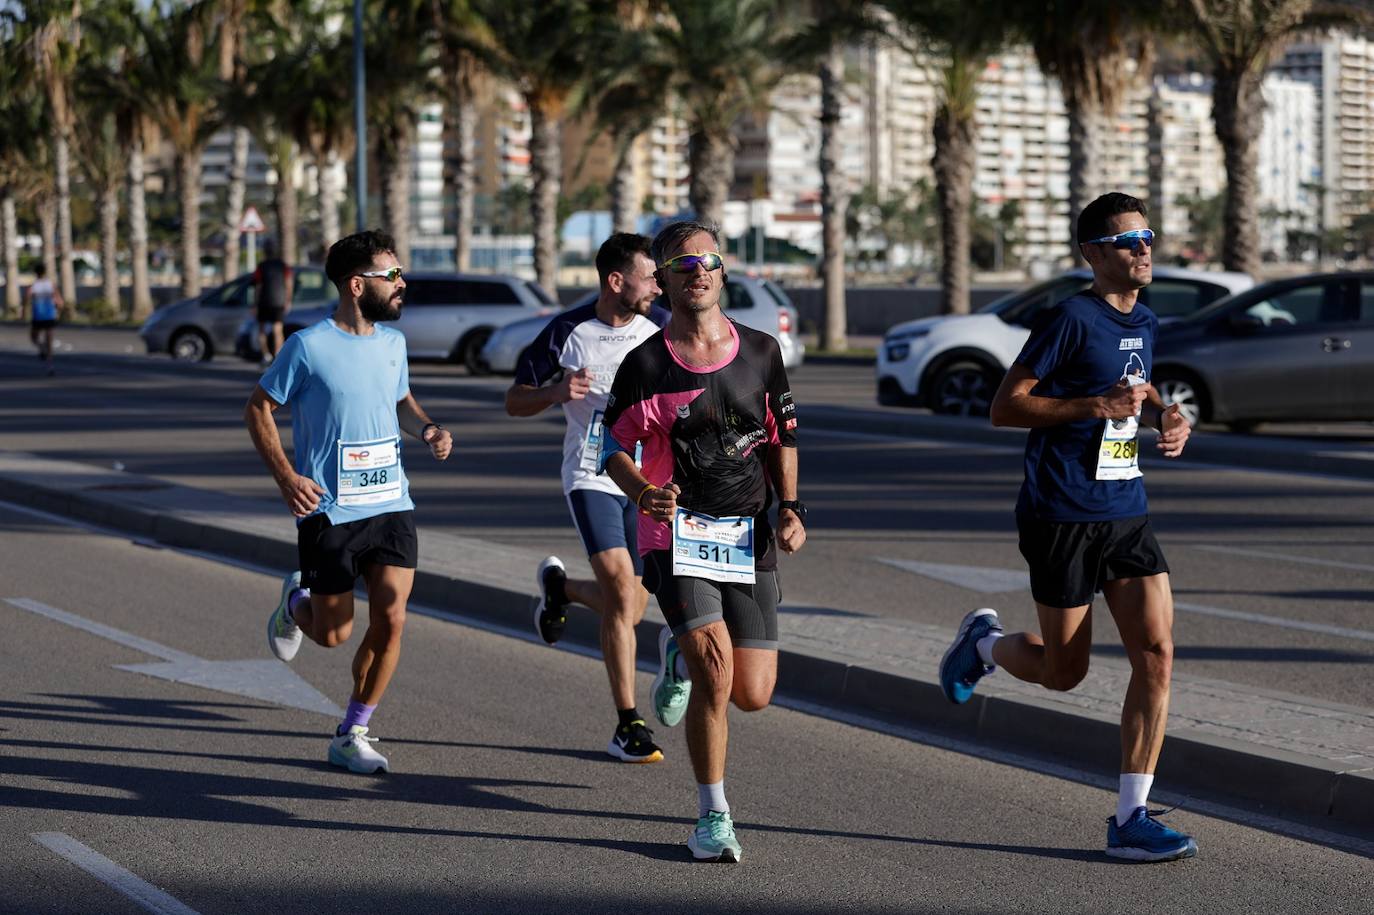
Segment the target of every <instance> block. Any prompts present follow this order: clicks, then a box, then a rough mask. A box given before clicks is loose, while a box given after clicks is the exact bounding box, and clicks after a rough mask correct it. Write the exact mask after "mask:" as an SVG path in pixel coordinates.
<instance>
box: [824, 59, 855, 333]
mask: <svg viewBox="0 0 1374 915" xmlns="http://www.w3.org/2000/svg"><path fill="white" fill-rule="evenodd" d="M820 75H821V148H820V171H821V286H822V294H823V297H824V300H825V323H824V324H823V326H822V328H821V349H823V350H844V349H848V348H849V339H848V337H847V336H846V332H847V330H848V323H849V322H848V315H847V314H846V310H845V300H844V217H845V210H846V208H847V207H848V205H849V193H848V189H847V188H846V187H845V186H844V176H843V174H842V173H841V172H840V163H839V135H838V134H839V127H840V85H841V81H842V80H843V78H844V50H843V48H842V47H841V46H840V43H839V42H835V43H834V44H832V45H831V47H830V52H829V53H828V54H826V56H825V57H824V58H822V60H821V73H820Z"/></svg>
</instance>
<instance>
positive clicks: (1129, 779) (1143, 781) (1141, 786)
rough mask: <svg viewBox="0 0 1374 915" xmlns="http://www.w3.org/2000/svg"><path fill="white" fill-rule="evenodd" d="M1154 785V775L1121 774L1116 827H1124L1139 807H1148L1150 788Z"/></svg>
mask: <svg viewBox="0 0 1374 915" xmlns="http://www.w3.org/2000/svg"><path fill="white" fill-rule="evenodd" d="M1154 783H1155V777H1154V776H1153V775H1141V774H1139V773H1135V772H1122V773H1121V794H1120V795H1118V796H1117V799H1116V825H1118V826H1121V825H1124V824H1125V822H1126V821H1127V820H1129V819H1130V818H1131V814H1133V813H1135V809H1136V808H1137V807H1146V806H1148V805H1147V804H1146V803H1145V800H1146V798H1148V797H1149V796H1150V786H1151V785H1153V784H1154Z"/></svg>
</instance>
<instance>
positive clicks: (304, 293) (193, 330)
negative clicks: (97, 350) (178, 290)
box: [138, 267, 334, 362]
mask: <svg viewBox="0 0 1374 915" xmlns="http://www.w3.org/2000/svg"><path fill="white" fill-rule="evenodd" d="M292 275H293V276H294V277H295V281H294V283H293V284H292V285H293V291H292V311H295V310H297V309H309V308H311V307H313V306H315V305H317V304H321V303H323V302H326V301H328V300H329V299H330V298H332V297H333V296H334V287H333V286H332V285H331V284H330V283H329V281H328V280H327V279H326V278H325V275H324V271H323V270H321V269H320V268H319V267H296V268H295V269H294V270H293V271H292ZM253 293H254V290H253V275H252V274H250V273H245V274H244V275H243V276H240V277H238V278H237V279H233V280H230V281H229V282H227V283H225V284H224V285H222V286H216V287H215V288H214V289H210V290H207V291H206V292H203V293H201V294H200V295H198V296H196V297H194V298H190V299H183V300H182V301H180V302H173V303H172V304H170V305H164V306H162V307H161V308H159V309H158V310H157V311H154V312H153V313H152V314H151V315H149V316H148V319H147V320H146V321H144V322H143V326H142V327H140V328H139V330H138V335H139V336H140V337H142V338H143V343H144V345H145V346H146V347H147V348H148V352H150V353H169V354H171V356H172V358H173V359H184V360H187V361H190V362H204V361H207V360H209V359H213V358H214V357H215V355H216V354H218V353H228V352H232V351H233V350H234V349H235V339H236V337H237V335H238V330H239V325H240V324H242V323H243V321H244V319H245V318H248V317H251V316H252V315H253Z"/></svg>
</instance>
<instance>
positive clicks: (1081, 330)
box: [940, 194, 1197, 861]
mask: <svg viewBox="0 0 1374 915" xmlns="http://www.w3.org/2000/svg"><path fill="white" fill-rule="evenodd" d="M1078 240H1079V246H1080V249H1081V250H1082V252H1083V256H1084V258H1085V259H1086V260H1087V261H1088V265H1089V266H1090V267H1092V271H1093V285H1092V288H1090V289H1089V290H1088V291H1087V292H1085V293H1083V294H1081V295H1076V296H1074V297H1073V298H1070V299H1068V300H1067V301H1064V302H1062V303H1060V304H1059V305H1058V306H1057V307H1055V308H1052V309H1050V310H1049V311H1048V312H1047V313H1046V314H1045V315H1044V316H1043V318H1042V319H1041V320H1040V321H1039V322H1038V323H1037V325H1036V327H1035V329H1034V330H1033V331H1032V333H1031V337H1030V339H1029V340H1027V341H1026V345H1025V347H1024V348H1023V349H1022V350H1021V354H1020V355H1019V356H1017V358H1016V362H1015V364H1014V365H1012V367H1011V370H1010V371H1008V372H1007V377H1006V378H1005V379H1004V380H1003V382H1002V385H1001V387H1000V388H999V389H998V391H997V394H996V396H995V397H994V398H993V403H992V411H991V412H992V421H993V424H994V425H998V426H1019V427H1022V428H1026V429H1029V430H1030V433H1029V435H1028V436H1027V438H1026V461H1025V474H1026V476H1025V482H1024V483H1023V484H1022V487H1021V495H1020V498H1019V499H1018V500H1017V504H1016V524H1017V529H1018V532H1019V535H1020V547H1021V554H1022V555H1023V556H1025V558H1026V562H1027V564H1028V565H1029V566H1030V582H1031V595H1032V597H1034V598H1035V608H1036V612H1037V613H1038V615H1039V619H1040V632H1039V633H1033V632H1022V633H1017V634H1014V635H1010V636H1007V637H1005V638H1004V637H1003V632H1002V626H1001V624H1000V623H999V622H998V619H997V612H996V611H995V610H991V609H987V608H984V609H981V610H975V611H973V612H972V613H970V614H968V615H967V616H966V617H964V620H963V623H962V624H961V625H960V628H959V633H958V635H957V637H956V638H955V640H954V643H953V644H952V645H951V646H950V648H949V650H948V651H947V652H946V653H945V656H944V658H943V660H942V661H941V662H940V685H941V687H942V688H943V689H944V691H945V695H946V696H948V697H949V699H950V700H951V701H952V702H956V703H962V702H966V701H968V698H969V696H970V695H972V693H973V689H974V686H975V684H976V683H977V682H978V680H979V679H980V678H981V677H983V676H984V675H985V674H988V673H991V672H992V671H993V670H995V669H996V667H997V666H1001V667H1004V668H1006V669H1007V671H1008V672H1009V673H1010V674H1011V675H1012V676H1014V677H1016V678H1017V679H1020V680H1026V681H1029V682H1031V683H1039V684H1041V685H1042V686H1045V687H1046V688H1048V689H1054V690H1069V689H1073V688H1074V687H1075V686H1077V685H1078V684H1079V683H1080V682H1081V681H1082V680H1083V678H1084V676H1086V675H1087V672H1088V658H1089V652H1090V650H1091V648H1092V615H1091V613H1092V603H1093V596H1094V595H1095V594H1097V593H1098V592H1101V593H1102V594H1103V595H1104V596H1105V597H1106V599H1107V606H1108V608H1109V609H1110V610H1111V613H1112V617H1113V618H1114V619H1115V621H1116V625H1117V629H1118V630H1119V631H1120V633H1121V640H1122V643H1123V644H1124V646H1125V648H1126V656H1127V658H1129V660H1130V663H1131V681H1130V685H1129V686H1128V688H1127V690H1126V697H1125V702H1124V704H1123V706H1122V711H1121V729H1122V735H1121V747H1122V752H1121V781H1120V794H1119V798H1118V801H1117V810H1116V814H1115V815H1114V816H1112V817H1109V818H1108V820H1107V854H1108V855H1110V856H1112V857H1116V858H1124V859H1127V860H1133V861H1169V860H1173V859H1175V858H1187V857H1191V856H1192V855H1195V854H1197V843H1196V842H1194V841H1193V839H1192V837H1191V836H1188V835H1185V834H1183V833H1181V832H1178V831H1176V830H1173V829H1170V828H1169V827H1167V826H1165V825H1164V824H1162V823H1160V822H1159V821H1158V820H1157V819H1155V818H1154V817H1153V816H1151V814H1150V811H1149V808H1148V805H1147V803H1146V801H1147V797H1148V794H1149V791H1150V787H1151V785H1152V783H1153V781H1154V771H1155V765H1156V763H1157V761H1158V759H1159V751H1160V748H1161V746H1162V745H1163V743H1164V724H1165V720H1166V719H1167V717H1168V713H1169V681H1170V674H1171V670H1172V666H1173V635H1172V629H1173V616H1174V604H1173V594H1172V592H1171V590H1170V587H1169V566H1168V564H1167V563H1166V562H1165V561H1164V553H1163V551H1162V550H1161V549H1160V547H1159V543H1158V542H1157V541H1156V540H1155V535H1154V532H1153V531H1152V530H1151V529H1150V519H1149V515H1148V514H1147V505H1146V501H1145V486H1144V483H1143V481H1142V479H1141V470H1140V465H1139V446H1138V443H1137V438H1136V434H1137V429H1138V427H1139V425H1140V424H1141V423H1144V424H1145V425H1148V426H1151V427H1153V428H1155V429H1158V430H1159V437H1158V440H1157V443H1156V448H1157V449H1158V450H1159V452H1160V453H1161V454H1163V455H1164V456H1165V457H1171V458H1172V457H1178V455H1179V454H1181V453H1182V452H1183V446H1184V445H1185V444H1186V442H1187V441H1188V435H1189V431H1190V429H1189V426H1188V421H1187V420H1185V419H1184V418H1183V416H1182V415H1181V413H1180V412H1179V408H1178V406H1177V405H1172V406H1169V407H1167V408H1166V407H1165V405H1164V403H1163V401H1162V400H1161V398H1160V396H1159V394H1158V392H1157V391H1155V389H1154V387H1153V386H1152V385H1151V384H1150V370H1151V364H1152V355H1153V350H1154V340H1155V332H1156V330H1157V328H1158V326H1159V322H1158V321H1157V320H1156V319H1155V316H1154V315H1153V314H1152V313H1151V312H1150V310H1149V309H1148V308H1146V307H1145V305H1144V304H1142V303H1141V302H1139V301H1137V298H1138V296H1139V294H1140V290H1141V289H1143V288H1144V287H1145V286H1147V285H1149V283H1150V279H1151V275H1152V273H1151V263H1150V248H1151V245H1152V244H1153V243H1154V233H1153V232H1152V231H1151V230H1150V228H1149V223H1148V222H1147V220H1146V211H1145V205H1144V204H1143V203H1141V201H1139V200H1137V199H1136V198H1134V197H1131V196H1129V195H1126V194H1106V195H1104V196H1102V197H1099V198H1098V199H1097V200H1094V201H1093V202H1092V203H1091V204H1089V205H1088V206H1087V207H1085V208H1084V210H1083V213H1082V215H1081V216H1080V217H1079V220H1078Z"/></svg>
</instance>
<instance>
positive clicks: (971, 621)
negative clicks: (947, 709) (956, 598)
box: [940, 607, 1002, 705]
mask: <svg viewBox="0 0 1374 915" xmlns="http://www.w3.org/2000/svg"><path fill="white" fill-rule="evenodd" d="M1001 631H1002V624H1001V623H999V622H998V621H997V611H996V610H992V609H990V608H988V607H984V608H982V609H981V610H974V611H973V612H972V613H970V614H969V615H968V616H966V617H964V621H963V622H962V623H960V624H959V634H958V635H957V636H955V637H954V644H953V645H950V646H949V650H948V651H946V652H945V656H944V657H943V658H941V659H940V688H941V689H943V690H944V691H945V698H946V699H948V700H949V701H950V702H953V703H954V704H955V705H963V704H964V703H965V702H967V701H968V697H969V696H972V695H973V687H974V686H975V685H977V683H978V681H979V680H981V679H982V678H983V677H984V676H985V675H986V674H990V673H992V672H993V671H994V670H996V669H997V668H995V667H993V666H992V665H991V664H984V663H983V659H982V658H980V657H978V640H979V639H981V638H982V637H983V636H985V635H987V634H988V633H990V632H1001Z"/></svg>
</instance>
